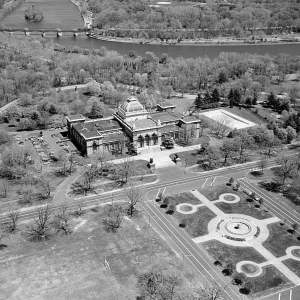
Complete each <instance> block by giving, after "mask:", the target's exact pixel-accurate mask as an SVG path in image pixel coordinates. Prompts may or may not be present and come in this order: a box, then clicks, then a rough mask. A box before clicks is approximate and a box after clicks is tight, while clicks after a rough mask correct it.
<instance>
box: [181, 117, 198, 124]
mask: <svg viewBox="0 0 300 300" xmlns="http://www.w3.org/2000/svg"><path fill="white" fill-rule="evenodd" d="M181 120H182V121H183V122H184V123H193V122H201V120H200V119H199V118H197V117H196V116H184V117H183V118H181Z"/></svg>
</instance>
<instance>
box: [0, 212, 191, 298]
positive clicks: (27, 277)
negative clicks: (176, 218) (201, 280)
mask: <svg viewBox="0 0 300 300" xmlns="http://www.w3.org/2000/svg"><path fill="white" fill-rule="evenodd" d="M93 211H94V212H88V213H87V214H85V215H83V216H81V217H79V218H74V219H73V220H72V222H73V224H74V226H73V229H74V228H75V229H74V232H73V233H72V234H70V235H68V236H65V235H63V236H55V237H53V238H51V239H49V240H48V241H45V242H29V241H26V240H25V239H24V236H23V235H22V234H20V232H19V233H16V234H13V235H8V236H7V237H5V238H4V239H3V240H2V241H1V242H2V243H4V244H6V245H7V248H6V249H5V250H2V251H0V254H1V260H0V282H1V286H0V298H1V299H11V298H14V299H74V300H81V299H101V300H102V299H103V300H110V299H124V300H125V299H136V297H137V296H138V291H137V288H136V276H137V275H138V274H141V273H143V272H146V271H148V270H150V269H151V268H152V267H153V265H159V266H161V267H162V268H163V269H170V270H171V272H175V273H176V274H182V276H183V277H185V278H189V279H190V280H191V281H193V280H195V278H196V276H195V275H193V273H192V271H189V270H187V267H185V265H184V264H182V263H181V262H180V261H179V260H178V259H177V258H176V256H175V254H174V252H172V251H171V250H170V248H169V247H168V246H167V245H166V243H165V242H164V241H163V240H162V239H160V238H159V237H158V235H157V234H156V233H155V232H154V231H152V228H151V227H149V226H148V224H147V222H146V220H145V219H144V218H143V217H142V215H141V216H139V217H135V218H133V219H130V220H129V219H125V220H124V222H123V224H122V227H121V229H120V230H119V231H117V232H116V233H108V232H106V231H105V230H104V228H103V224H102V220H103V214H104V212H103V210H102V208H99V211H98V212H97V210H93ZM24 226H25V225H24ZM75 226H76V227H75ZM105 261H107V262H108V264H109V266H110V270H109V269H107V268H106V267H105ZM194 282H195V281H194ZM12 295H13V296H12Z"/></svg>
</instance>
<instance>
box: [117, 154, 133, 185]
mask: <svg viewBox="0 0 300 300" xmlns="http://www.w3.org/2000/svg"><path fill="white" fill-rule="evenodd" d="M133 175H134V165H133V161H132V160H131V159H129V158H125V159H124V160H123V162H122V163H120V164H118V165H116V168H115V176H116V179H117V181H119V182H120V183H121V184H126V183H127V182H128V179H129V177H131V176H133Z"/></svg>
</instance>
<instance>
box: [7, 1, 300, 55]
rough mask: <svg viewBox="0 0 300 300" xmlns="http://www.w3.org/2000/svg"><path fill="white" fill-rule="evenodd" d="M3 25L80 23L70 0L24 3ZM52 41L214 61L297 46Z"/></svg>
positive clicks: (299, 49)
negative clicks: (29, 12) (32, 11)
mask: <svg viewBox="0 0 300 300" xmlns="http://www.w3.org/2000/svg"><path fill="white" fill-rule="evenodd" d="M31 5H36V6H37V7H38V8H40V9H41V10H42V12H43V14H44V19H43V21H42V22H40V23H38V24H34V23H27V22H26V21H25V19H24V11H25V9H26V8H28V7H30V6H31ZM2 25H3V26H7V27H11V28H25V27H28V28H36V29H41V28H53V29H55V28H61V29H74V28H79V27H83V22H82V19H81V16H80V13H79V11H78V9H77V7H76V6H75V5H74V4H73V3H71V1H70V0H26V1H25V3H24V4H22V5H21V6H20V7H19V8H17V9H16V10H15V11H14V12H13V13H12V14H11V15H9V16H7V17H6V18H5V19H4V20H3V21H2ZM54 41H55V42H57V43H59V44H62V45H65V46H78V47H82V48H89V49H93V48H101V47H103V46H104V47H106V48H107V49H111V50H116V51H118V52H119V53H121V54H127V53H128V52H129V51H134V52H135V53H136V54H139V55H142V54H144V53H145V52H146V51H152V52H154V53H155V54H156V55H161V54H162V53H167V54H168V55H169V56H171V57H179V56H182V57H185V58H187V57H198V56H208V57H210V58H214V57H216V56H218V55H219V54H220V53H221V52H239V53H245V52H248V53H252V54H254V53H257V54H269V55H277V54H280V53H285V54H290V55H299V54H300V44H273V45H221V46H220V45H203V46H202V45H201V46H199V45H191V46H186V45H149V44H148V45H141V44H131V43H122V42H109V41H101V40H95V39H89V38H87V37H83V36H79V37H77V38H76V39H74V38H73V37H71V36H63V37H62V38H60V39H54Z"/></svg>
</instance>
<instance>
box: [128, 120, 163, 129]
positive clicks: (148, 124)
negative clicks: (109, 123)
mask: <svg viewBox="0 0 300 300" xmlns="http://www.w3.org/2000/svg"><path fill="white" fill-rule="evenodd" d="M127 124H128V125H129V126H131V127H132V128H133V129H134V130H142V129H147V128H153V127H157V123H156V122H155V121H154V120H152V119H150V118H146V119H137V120H132V121H128V122H127Z"/></svg>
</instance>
